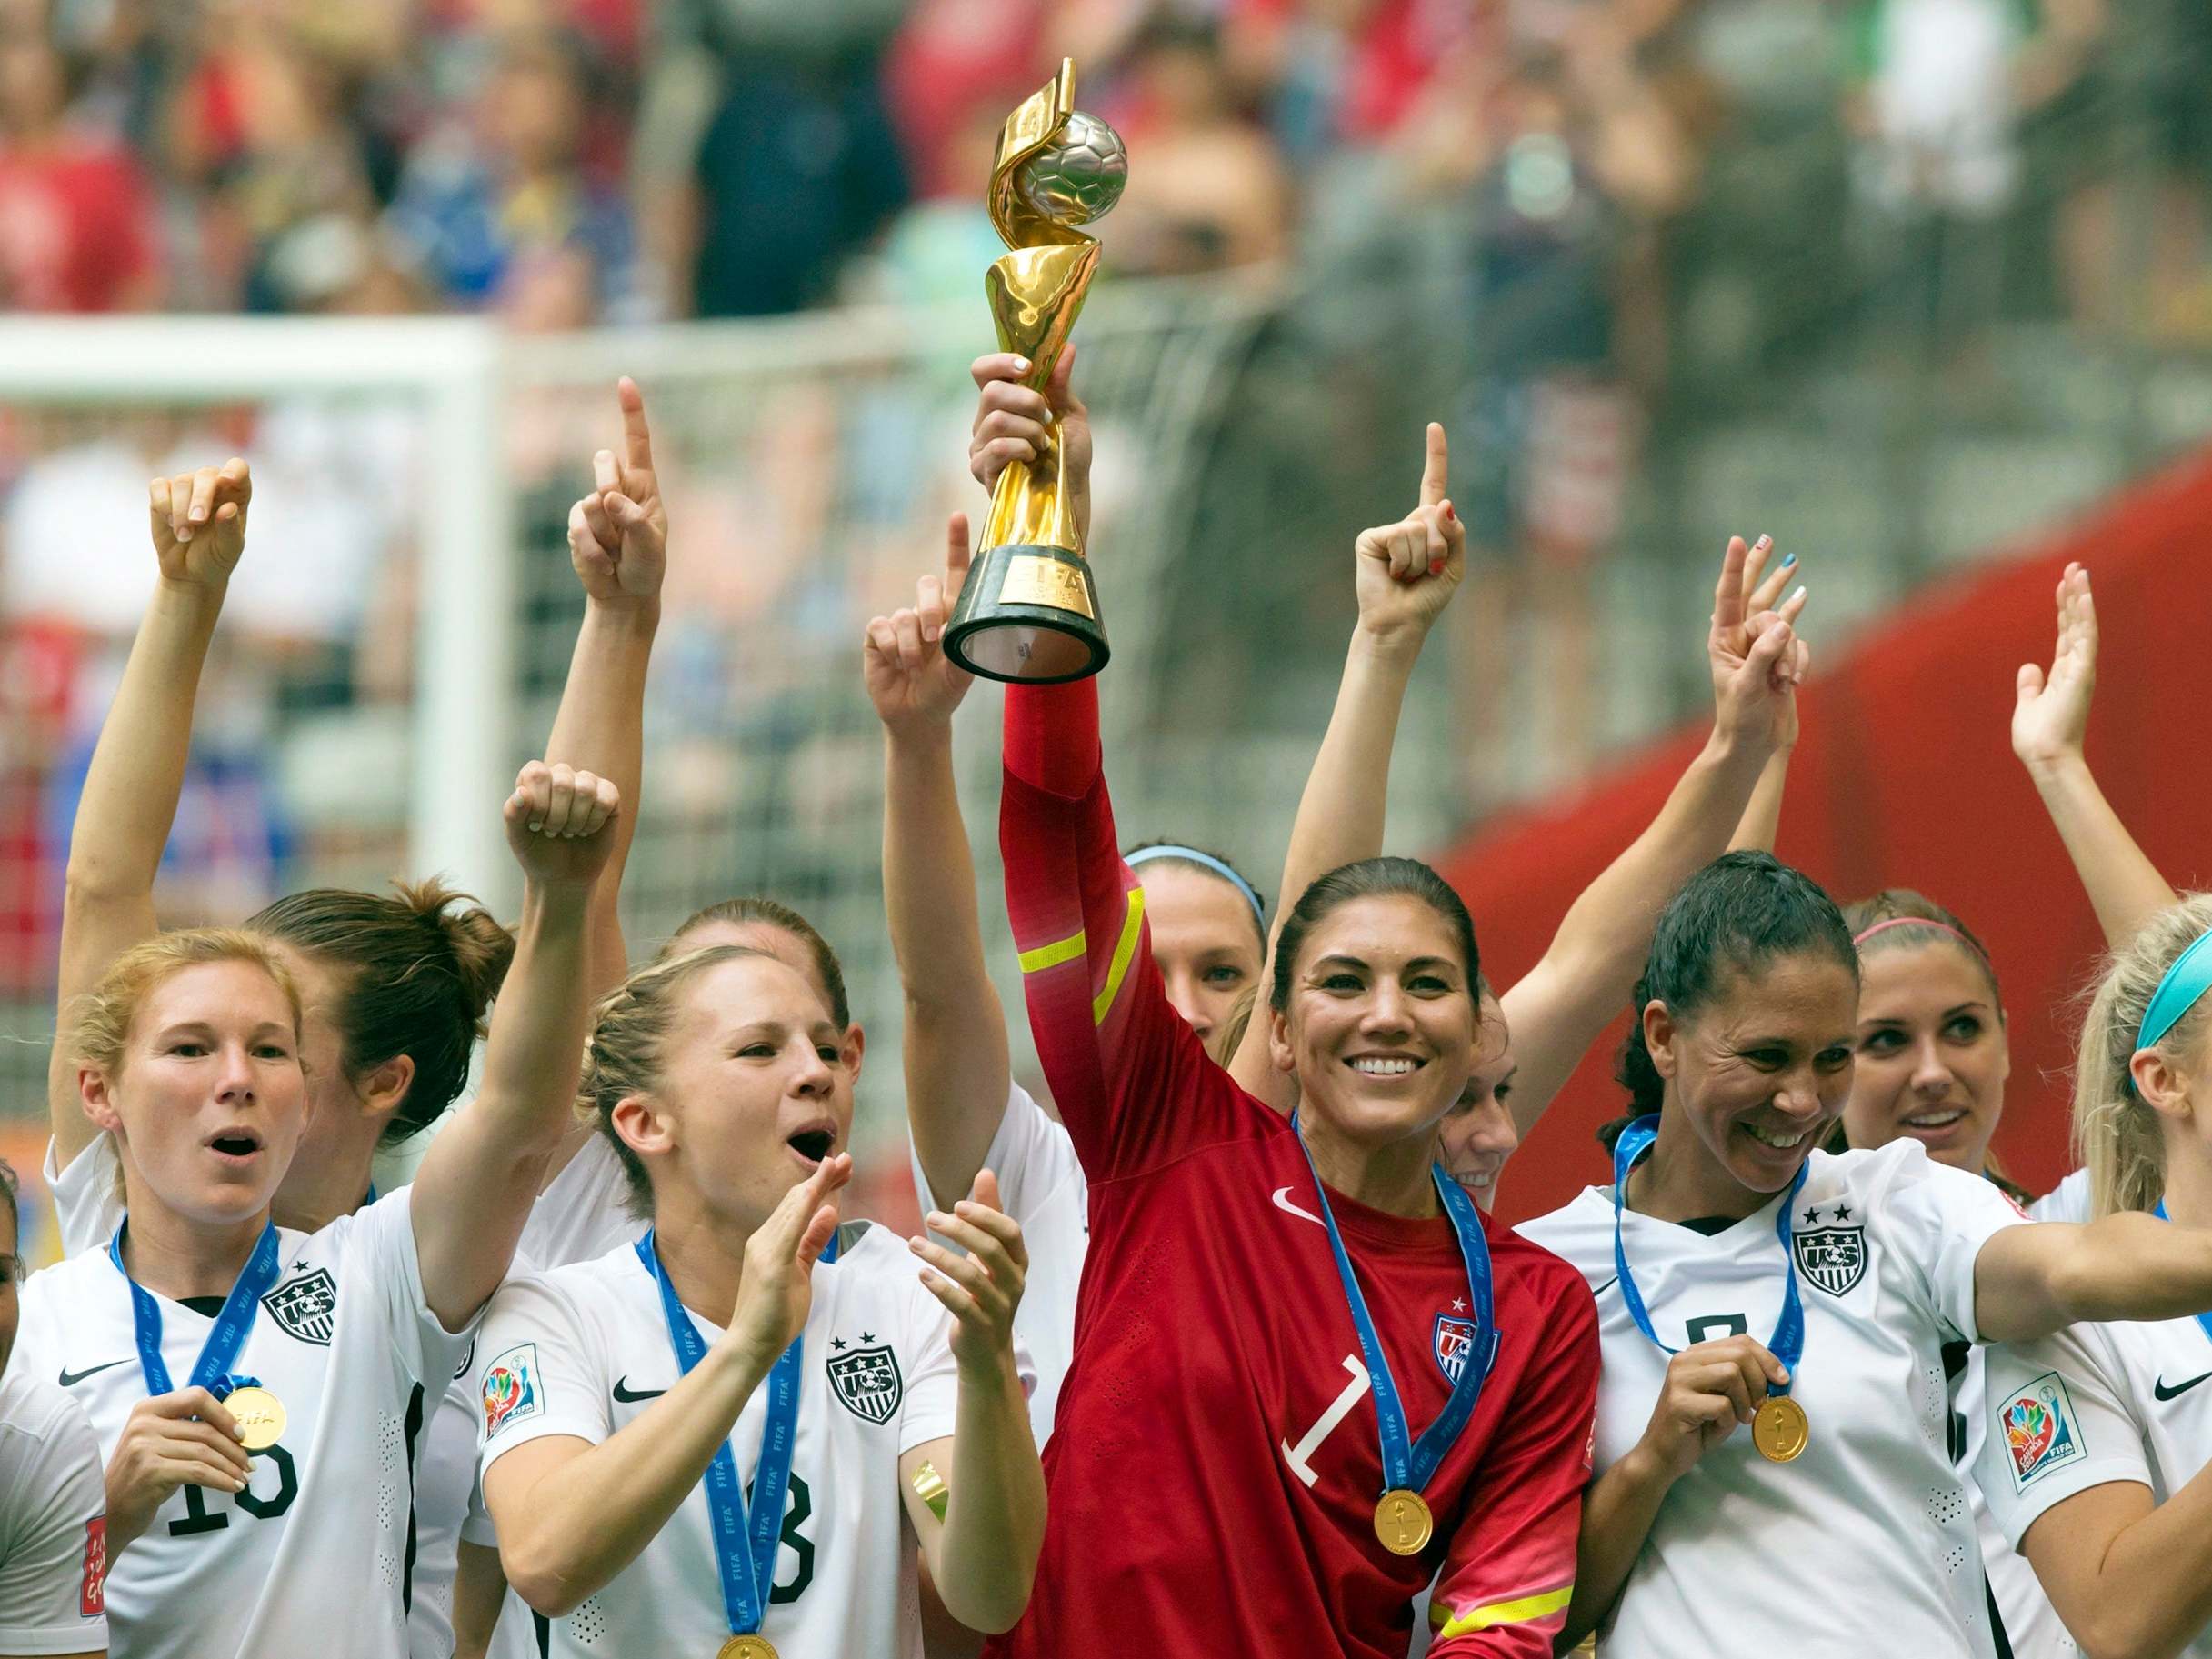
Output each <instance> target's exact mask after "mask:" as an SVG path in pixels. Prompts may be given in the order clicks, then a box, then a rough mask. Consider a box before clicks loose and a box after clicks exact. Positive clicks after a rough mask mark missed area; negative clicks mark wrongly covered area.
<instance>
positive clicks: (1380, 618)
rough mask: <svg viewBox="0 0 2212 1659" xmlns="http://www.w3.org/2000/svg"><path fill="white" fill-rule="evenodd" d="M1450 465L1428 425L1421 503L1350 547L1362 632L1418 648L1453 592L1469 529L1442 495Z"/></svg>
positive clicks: (1438, 432) (1440, 438)
mask: <svg viewBox="0 0 2212 1659" xmlns="http://www.w3.org/2000/svg"><path fill="white" fill-rule="evenodd" d="M1450 466H1451V447H1450V445H1449V444H1448V442H1447V441H1446V438H1445V435H1444V428H1443V427H1442V426H1441V425H1438V424H1437V423H1436V422H1435V421H1431V422H1429V424H1428V433H1427V453H1426V459H1425V461H1424V464H1423V466H1422V469H1421V499H1420V505H1417V506H1416V507H1415V508H1414V510H1413V511H1412V512H1410V513H1408V514H1407V515H1406V516H1405V517H1404V518H1401V519H1399V520H1398V521H1397V523H1396V524H1395V525H1376V527H1375V528H1373V529H1370V530H1363V531H1361V532H1360V533H1359V540H1358V541H1357V543H1356V544H1355V545H1354V547H1353V550H1352V552H1353V587H1354V590H1355V591H1356V593H1357V595H1358V597H1359V626H1360V630H1361V632H1363V633H1366V634H1369V635H1375V636H1376V637H1377V638H1382V639H1394V638H1403V639H1410V640H1412V641H1414V642H1416V643H1418V642H1419V641H1420V640H1421V639H1423V638H1426V635H1427V634H1428V629H1429V625H1431V624H1432V623H1434V622H1435V621H1436V618H1437V617H1438V616H1439V615H1442V614H1443V611H1444V607H1445V606H1446V605H1447V604H1449V603H1450V602H1451V597H1452V595H1454V594H1455V593H1456V592H1457V591H1458V589H1459V584H1460V582H1461V580H1462V579H1464V578H1465V576H1466V549H1467V527H1466V521H1465V520H1464V519H1462V518H1461V517H1460V516H1459V515H1458V513H1457V511H1456V510H1455V509H1454V507H1453V506H1452V504H1451V501H1450V500H1449V498H1447V497H1446V495H1445V489H1446V477H1447V475H1448V473H1449V471H1450Z"/></svg>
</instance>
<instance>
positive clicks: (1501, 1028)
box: [1269, 894, 1506, 1149]
mask: <svg viewBox="0 0 2212 1659" xmlns="http://www.w3.org/2000/svg"><path fill="white" fill-rule="evenodd" d="M1476 995H1477V991H1476V987H1475V986H1473V985H1470V984H1468V983H1467V974H1466V964H1465V962H1464V960H1463V959H1462V957H1461V954H1460V947H1459V941H1458V938H1457V935H1456V934H1455V933H1454V931H1453V929H1452V928H1451V926H1450V924H1447V923H1446V921H1445V919H1444V918H1443V917H1442V916H1440V915H1438V914H1436V911H1434V910H1433V909H1431V908H1430V907H1429V906H1428V905H1427V904H1424V903H1422V901H1420V900H1419V899H1417V898H1414V897H1411V896H1410V895H1407V894H1380V895H1377V896H1375V897H1372V898H1360V899H1353V900H1350V901H1348V902H1347V903H1346V904H1339V905H1338V906H1336V909H1334V910H1332V911H1330V912H1329V913H1328V914H1326V915H1325V916H1323V917H1322V918H1321V919H1320V920H1319V921H1318V922H1316V923H1315V924H1314V925H1313V927H1312V929H1311V930H1310V931H1309V932H1308V933H1307V934H1306V938H1305V940H1304V942H1303V944H1301V946H1300V948H1299V951H1298V959H1297V961H1296V964H1294V966H1293V968H1292V976H1291V984H1290V985H1289V987H1288V992H1287V1003H1286V1006H1287V1009H1288V1012H1287V1014H1276V1013H1274V1012H1273V1011H1272V1010H1270V1012H1269V1019H1270V1022H1271V1024H1270V1046H1271V1048H1272V1051H1273V1054H1274V1059H1275V1064H1276V1068H1277V1069H1278V1070H1281V1071H1285V1072H1292V1073H1295V1074H1296V1077H1297V1083H1298V1098H1299V1102H1300V1106H1299V1109H1300V1110H1301V1111H1302V1112H1304V1113H1306V1114H1307V1115H1308V1116H1314V1117H1319V1118H1322V1119H1325V1120H1326V1122H1327V1123H1328V1124H1329V1125H1330V1126H1331V1127H1332V1128H1334V1129H1335V1130H1336V1132H1337V1133H1338V1134H1341V1135H1343V1136H1344V1137H1345V1138H1346V1140H1348V1141H1350V1142H1351V1143H1352V1144H1354V1145H1356V1146H1362V1147H1366V1148H1371V1149H1374V1148H1381V1147H1383V1146H1386V1145H1390V1144H1395V1143H1396V1142H1399V1141H1402V1140H1405V1139H1406V1138H1407V1137H1408V1136H1412V1135H1422V1136H1427V1135H1432V1134H1434V1133H1435V1132H1436V1125H1437V1124H1438V1123H1439V1122H1441V1121H1442V1120H1443V1118H1444V1116H1445V1114H1446V1113H1448V1112H1449V1111H1451V1109H1452V1108H1453V1107H1454V1106H1455V1105H1456V1104H1458V1102H1459V1101H1460V1099H1461V1096H1462V1094H1463V1093H1464V1091H1465V1090H1466V1086H1467V1082H1468V1079H1469V1078H1470V1077H1472V1076H1474V1075H1475V1074H1476V1073H1477V1072H1478V1071H1479V1070H1482V1069H1484V1068H1486V1067H1495V1066H1498V1065H1500V1064H1502V1063H1503V1061H1504V1057H1505V1052H1506V1025H1505V1021H1504V1020H1503V1019H1502V1018H1499V1019H1495V1020H1491V1021H1484V1020H1482V1019H1480V1018H1479V1017H1478V1014H1479V1010H1478V1007H1477V1004H1476Z"/></svg>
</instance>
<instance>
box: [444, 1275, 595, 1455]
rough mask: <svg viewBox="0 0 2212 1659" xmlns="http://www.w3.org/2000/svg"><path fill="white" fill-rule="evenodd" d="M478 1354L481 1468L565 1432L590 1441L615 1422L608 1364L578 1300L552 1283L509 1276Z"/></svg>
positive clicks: (497, 1297) (482, 1335)
mask: <svg viewBox="0 0 2212 1659" xmlns="http://www.w3.org/2000/svg"><path fill="white" fill-rule="evenodd" d="M476 1352H477V1353H478V1354H482V1355H483V1356H484V1357H483V1359H482V1361H481V1362H480V1364H479V1365H478V1369H477V1373H476V1408H477V1430H478V1433H479V1435H480V1439H479V1441H478V1444H479V1445H480V1446H481V1448H482V1464H481V1471H482V1473H484V1474H489V1473H490V1471H491V1467H492V1465H493V1464H495V1463H497V1462H498V1461H499V1459H500V1458H501V1457H502V1456H503V1455H504V1454H506V1453H508V1452H511V1451H513V1450H514V1449H515V1447H516V1446H518V1445H524V1444H528V1443H529V1442H530V1441H533V1440H538V1439H542V1438H544V1437H545V1436H546V1435H548V1434H565V1435H567V1436H569V1437H571V1438H573V1439H576V1440H583V1441H587V1442H589V1443H590V1444H593V1445H597V1444H600V1443H601V1442H602V1441H605V1440H606V1439H608V1438H610V1437H611V1436H612V1435H613V1434H614V1432H615V1424H614V1418H613V1414H612V1409H611V1404H610V1401H611V1398H612V1396H611V1395H610V1394H608V1392H607V1387H606V1378H605V1377H604V1376H603V1375H602V1374H601V1372H602V1370H603V1367H602V1366H601V1365H600V1364H598V1363H597V1361H596V1358H595V1356H594V1355H593V1354H592V1353H591V1352H590V1344H589V1341H588V1337H587V1334H586V1330H585V1328H584V1322H583V1318H582V1316H581V1314H579V1313H578V1312H577V1310H576V1304H574V1303H573V1302H571V1301H570V1300H569V1298H568V1297H567V1296H566V1295H564V1294H562V1293H561V1291H560V1290H559V1289H558V1288H556V1286H555V1285H553V1284H550V1283H549V1282H548V1281H546V1280H545V1279H542V1278H535V1277H528V1278H519V1279H510V1280H508V1281H507V1283H506V1284H503V1285H501V1286H500V1287H499V1293H498V1294H496V1295H495V1296H494V1297H493V1298H492V1304H491V1307H490V1309H489V1310H488V1311H487V1312H486V1313H485V1315H484V1325H483V1329H482V1331H481V1333H480V1334H479V1335H478V1338H477V1344H476Z"/></svg>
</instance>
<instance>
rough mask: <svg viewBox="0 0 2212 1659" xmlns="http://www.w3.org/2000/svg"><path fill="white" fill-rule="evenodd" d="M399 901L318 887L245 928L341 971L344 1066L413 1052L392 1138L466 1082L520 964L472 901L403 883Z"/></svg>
mask: <svg viewBox="0 0 2212 1659" xmlns="http://www.w3.org/2000/svg"><path fill="white" fill-rule="evenodd" d="M394 887H395V893H396V896H395V897H386V896H385V895H384V894H375V893H355V892H353V891H350V890H347V889H343V888H336V887H311V888H308V889H307V890H306V891H305V892H301V893H294V894H287V895H286V896H285V897H284V898H281V899H278V900H277V901H276V902H275V904H271V905H269V906H268V907H267V908H265V910H263V911H261V912H260V913H259V914H256V915H255V916H254V917H252V918H251V919H250V920H249V921H248V922H247V923H246V924H245V925H246V926H247V927H248V928H249V929H250V930H252V931H253V932H255V933H257V934H261V935H263V936H264V937H265V938H272V939H276V940H281V941H282V942H283V943H285V944H289V945H291V946H293V947H294V948H295V949H296V950H298V951H301V952H303V953H304V954H307V955H310V956H313V957H315V958H316V959H318V960H319V961H321V962H322V963H323V964H325V965H327V966H329V967H331V968H333V969H335V970H336V972H337V973H338V974H339V976H340V985H339V990H338V999H337V1003H336V1005H335V1007H334V1008H332V1009H331V1011H330V1015H331V1020H332V1023H333V1024H335V1025H336V1026H337V1029H338V1047H339V1064H340V1065H341V1066H343V1067H344V1068H345V1074H346V1075H347V1076H349V1077H354V1078H359V1077H362V1076H365V1075H366V1074H368V1073H369V1072H372V1071H374V1070H375V1068H376V1067H377V1066H379V1065H382V1064H385V1062H387V1061H390V1060H395V1059H397V1058H398V1057H399V1056H400V1055H402V1054H405V1055H406V1056H407V1057H408V1058H410V1059H411V1060H413V1061H414V1062H415V1081H414V1082H413V1083H412V1084H409V1085H408V1089H407V1093H406V1094H405V1096H404V1097H403V1098H402V1099H401V1101H400V1103H399V1108H398V1110H397V1111H395V1113H393V1114H392V1121H391V1122H390V1123H389V1124H386V1125H385V1131H384V1134H383V1137H382V1138H383V1141H384V1143H385V1144H387V1145H389V1144H392V1143H394V1142H396V1141H404V1140H405V1139H406V1138H407V1137H408V1136H409V1135H411V1134H415V1132H416V1131H418V1130H420V1129H422V1128H424V1127H425V1125H427V1124H431V1123H432V1122H434V1121H435V1119H436V1118H437V1116H438V1114H440V1113H442V1112H444V1111H445V1108H446V1107H447V1106H448V1105H450V1104H453V1101H454V1099H455V1096H457V1095H458V1094H460V1093H461V1088H462V1085H463V1084H465V1083H466V1081H467V1080H468V1062H469V1054H470V1052H471V1051H472V1050H473V1049H474V1048H475V1044H476V1043H477V1041H478V1040H479V1039H480V1038H482V1037H483V1035H484V1031H485V1022H484V1015H485V1009H487V1008H488V1007H490V1005H491V1001H492V998H493V997H494V996H495V995H496V994H498V991H499V985H500V982H501V981H503V980H504V979H505V977H506V972H507V967H508V964H511V963H512V962H513V961H514V960H515V936H514V935H513V934H510V933H508V932H507V930H506V929H505V928H504V927H502V926H500V924H498V923H497V922H496V921H495V920H494V919H493V918H492V916H491V914H490V913H488V912H487V911H485V908H484V907H483V906H482V905H481V904H477V903H476V902H475V900H474V899H472V898H470V897H469V896H468V895H467V894H464V893H458V892H455V890H454V889H452V888H450V887H447V886H446V885H445V884H444V883H443V882H441V881H438V880H437V879H435V877H434V878H432V879H431V880H428V881H422V882H415V883H395V884H394Z"/></svg>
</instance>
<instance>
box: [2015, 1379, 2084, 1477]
mask: <svg viewBox="0 0 2212 1659" xmlns="http://www.w3.org/2000/svg"><path fill="white" fill-rule="evenodd" d="M1997 1426H1998V1427H1999V1428H2000V1429H2002V1430H2003V1431H2004V1434H2005V1452H2006V1454H2007V1458H2008V1459H2009V1461H2010V1466H2011V1470H2012V1485H2013V1490H2014V1491H2016V1492H2026V1491H2027V1489H2028V1487H2029V1486H2031V1485H2033V1484H2035V1483H2036V1482H2037V1481H2039V1480H2041V1479H2042V1478H2043V1477H2044V1476H2045V1475H2047V1474H2049V1473H2050V1472H2051V1471H2052V1470H2053V1469H2062V1468H2064V1467H2065V1466H2066V1465H2067V1464H2071V1463H2078V1462H2080V1461H2081V1459H2083V1458H2085V1457H2087V1455H2088V1454H2089V1451H2088V1447H2087V1446H2086V1445H2084V1444H2082V1439H2081V1432H2080V1430H2078V1429H2077V1428H2076V1427H2075V1426H2074V1400H2073V1396H2072V1395H2070V1394H2067V1389H2066V1382H2065V1379H2063V1378H2062V1377H2060V1376H2059V1374H2057V1372H2056V1371H2047V1372H2045V1373H2044V1374H2042V1375H2041V1376H2039V1377H2037V1379H2036V1380H2035V1381H2034V1382H2032V1383H2030V1384H2028V1385H2027V1387H2026V1388H2023V1389H2021V1390H2020V1391H2019V1393H2017V1394H2014V1395H2012V1396H2011V1398H2009V1399H2007V1401H2006V1402H2005V1403H2004V1404H2001V1405H1999V1406H1998V1407H1997Z"/></svg>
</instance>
